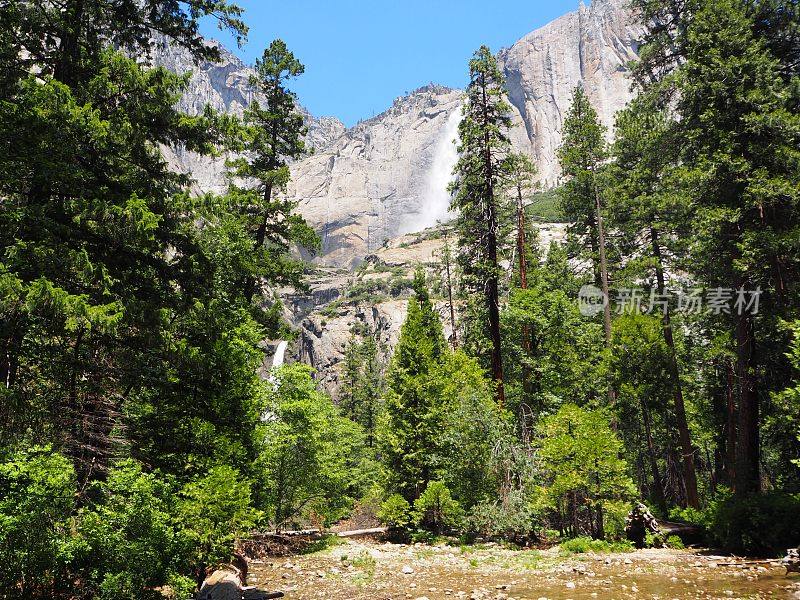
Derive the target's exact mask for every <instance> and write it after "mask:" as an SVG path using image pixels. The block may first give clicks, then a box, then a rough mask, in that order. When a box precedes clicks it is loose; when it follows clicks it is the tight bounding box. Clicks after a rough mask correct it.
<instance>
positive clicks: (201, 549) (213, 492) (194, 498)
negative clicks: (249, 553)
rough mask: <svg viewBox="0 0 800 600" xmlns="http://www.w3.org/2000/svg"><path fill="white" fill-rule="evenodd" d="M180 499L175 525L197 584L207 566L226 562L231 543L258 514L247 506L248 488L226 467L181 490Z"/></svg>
mask: <svg viewBox="0 0 800 600" xmlns="http://www.w3.org/2000/svg"><path fill="white" fill-rule="evenodd" d="M181 496H182V500H181V502H180V504H179V506H178V521H179V523H180V525H181V528H182V529H181V533H182V536H183V538H184V539H185V541H186V543H187V544H188V545H189V547H190V548H191V561H192V564H193V566H194V569H193V570H194V573H195V577H196V579H197V580H198V581H200V580H201V579H202V577H203V573H204V571H205V568H206V567H207V566H214V565H217V564H220V563H226V562H229V561H230V559H231V557H232V555H233V544H234V541H235V540H236V538H237V537H238V536H239V535H240V534H242V533H244V532H246V531H248V530H249V529H251V528H252V527H253V526H254V525H255V523H256V521H257V520H258V518H259V517H260V513H259V511H257V510H255V509H253V508H252V507H251V505H250V484H249V483H247V482H246V481H244V480H242V479H240V477H239V472H238V471H237V470H236V469H234V468H232V467H229V466H226V465H223V466H218V467H214V468H213V469H211V470H210V471H209V472H208V474H207V475H206V476H205V477H202V478H200V479H198V480H196V481H193V482H191V483H189V484H187V485H186V486H184V488H183V490H182V491H181Z"/></svg>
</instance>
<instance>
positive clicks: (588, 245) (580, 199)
mask: <svg viewBox="0 0 800 600" xmlns="http://www.w3.org/2000/svg"><path fill="white" fill-rule="evenodd" d="M562 136H563V141H562V144H561V147H560V148H559V149H558V160H559V164H560V165H561V170H562V171H563V173H564V176H565V177H566V179H567V180H566V182H565V183H564V184H563V185H562V186H561V188H559V194H560V199H561V206H560V208H561V210H562V211H563V213H564V215H565V216H566V217H567V219H568V220H569V222H570V228H569V232H570V235H572V236H574V239H575V240H577V242H578V256H580V257H581V258H584V259H588V260H589V261H591V263H592V264H593V265H594V271H595V276H594V280H595V283H596V284H598V285H599V283H600V272H599V269H600V267H599V260H600V257H599V246H600V240H599V231H598V222H597V217H598V213H597V202H598V194H599V193H600V189H599V185H600V184H599V180H598V171H599V169H600V166H601V165H602V163H603V161H604V160H605V158H606V156H607V152H608V151H607V148H606V141H605V127H603V125H602V124H601V123H600V119H599V118H598V116H597V112H596V111H595V110H594V108H593V107H592V105H591V102H590V101H589V97H588V96H587V95H586V92H585V91H584V89H583V87H581V86H578V87H576V88H575V90H574V92H573V94H572V102H571V103H570V108H569V112H568V113H567V115H566V117H565V118H564V131H563V134H562Z"/></svg>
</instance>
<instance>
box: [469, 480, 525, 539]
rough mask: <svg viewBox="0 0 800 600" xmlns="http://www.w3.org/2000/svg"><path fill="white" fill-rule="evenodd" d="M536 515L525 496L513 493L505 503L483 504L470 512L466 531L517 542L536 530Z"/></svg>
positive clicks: (517, 491) (516, 491) (516, 492)
mask: <svg viewBox="0 0 800 600" xmlns="http://www.w3.org/2000/svg"><path fill="white" fill-rule="evenodd" d="M534 524H535V513H534V511H533V508H532V507H531V505H530V503H529V502H528V501H527V499H526V498H525V496H524V494H523V493H522V492H521V491H519V490H514V491H512V492H511V493H510V494H509V496H508V499H507V500H506V501H505V502H487V501H484V502H481V503H479V504H477V505H475V507H473V509H472V510H471V511H470V514H469V516H468V517H467V519H466V529H467V531H469V532H470V533H471V534H473V535H479V536H483V537H487V538H501V539H506V540H517V539H520V538H526V537H528V536H529V535H530V534H531V533H532V532H533V529H534Z"/></svg>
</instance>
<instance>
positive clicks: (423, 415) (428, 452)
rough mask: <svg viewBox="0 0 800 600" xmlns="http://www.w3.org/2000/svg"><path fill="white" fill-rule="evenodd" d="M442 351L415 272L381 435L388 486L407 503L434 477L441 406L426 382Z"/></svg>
mask: <svg viewBox="0 0 800 600" xmlns="http://www.w3.org/2000/svg"><path fill="white" fill-rule="evenodd" d="M447 351H448V350H447V342H446V341H445V339H444V334H443V333H442V324H441V322H440V321H439V315H438V314H437V313H436V311H435V310H434V309H433V304H432V303H431V299H430V295H429V293H428V288H427V284H426V283H425V276H424V274H423V272H422V271H421V270H418V271H417V273H416V275H415V276H414V296H413V297H412V298H411V299H410V300H409V302H408V313H407V315H406V320H405V321H404V322H403V326H402V328H401V329H400V339H399V340H398V342H397V346H395V350H394V356H393V357H392V362H391V364H390V366H389V371H388V373H387V382H388V394H387V403H386V411H387V417H388V423H387V427H386V428H385V431H384V439H383V443H384V453H383V454H384V456H385V461H386V465H387V467H388V473H389V480H390V481H389V485H390V488H392V489H393V490H394V491H396V492H398V493H400V494H402V495H403V497H404V498H405V499H406V500H407V501H408V502H413V501H414V500H416V499H417V498H418V497H419V495H420V494H421V493H422V491H423V490H424V489H425V487H426V486H427V484H428V482H429V481H431V480H432V479H433V478H434V465H433V463H432V455H433V453H434V451H435V450H436V448H437V445H438V439H439V435H440V433H441V432H440V425H441V418H442V410H441V406H440V400H439V398H438V397H437V395H436V394H435V393H432V392H433V390H432V389H431V386H430V384H431V377H432V375H433V373H434V372H435V370H436V369H437V368H438V365H439V363H440V362H441V360H442V358H443V355H444V354H445V353H446V352H447Z"/></svg>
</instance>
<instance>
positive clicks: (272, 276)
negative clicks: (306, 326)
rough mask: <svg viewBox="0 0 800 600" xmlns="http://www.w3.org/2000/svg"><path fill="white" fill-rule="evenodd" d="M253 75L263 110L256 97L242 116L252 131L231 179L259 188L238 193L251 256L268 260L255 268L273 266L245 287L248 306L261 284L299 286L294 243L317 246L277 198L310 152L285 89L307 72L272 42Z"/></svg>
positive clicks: (286, 204) (281, 43)
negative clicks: (291, 257) (291, 252)
mask: <svg viewBox="0 0 800 600" xmlns="http://www.w3.org/2000/svg"><path fill="white" fill-rule="evenodd" d="M255 70H256V74H255V75H254V76H253V77H252V78H251V80H250V85H251V87H252V88H253V89H254V91H255V92H256V93H257V94H258V95H259V96H261V97H263V102H264V105H263V106H262V105H261V103H260V102H259V100H258V96H257V97H256V99H255V100H254V101H253V102H252V103H251V104H250V106H248V107H247V110H246V111H245V113H244V121H245V124H246V125H247V126H248V127H247V129H246V135H245V138H246V139H245V143H244V149H245V151H246V155H245V157H243V158H239V159H237V160H235V161H233V162H232V166H233V173H232V174H233V175H234V176H236V177H239V178H242V179H244V180H245V181H246V182H249V181H254V182H255V185H254V186H253V187H248V188H245V189H242V188H234V189H236V190H237V192H238V193H239V195H240V199H239V202H240V203H242V205H243V209H242V210H243V212H244V213H245V214H247V215H248V216H250V218H251V219H252V223H251V227H252V230H253V251H254V253H255V254H256V255H263V259H264V260H258V257H257V262H259V264H264V265H269V266H270V268H271V271H270V272H268V273H263V274H258V275H260V277H250V278H249V279H248V280H247V281H246V282H245V286H244V293H245V295H246V297H247V299H248V300H250V299H252V298H253V295H254V294H255V293H256V289H257V279H259V278H266V279H267V280H268V281H273V282H274V281H276V280H280V279H283V278H285V279H288V280H289V281H294V282H296V281H297V280H298V271H299V268H300V267H299V265H296V264H293V263H292V262H291V261H286V260H285V258H286V256H287V254H288V253H287V250H288V246H289V243H290V242H292V241H296V242H299V243H300V244H301V245H303V246H305V247H306V248H308V249H310V250H314V249H316V248H317V246H318V245H319V240H318V239H317V238H316V235H315V234H314V232H313V231H312V230H311V229H310V228H309V227H308V226H307V225H306V223H305V221H304V220H303V219H302V217H300V216H299V215H297V214H295V213H294V212H293V210H294V208H295V205H294V204H293V203H292V202H290V201H289V200H287V199H285V198H279V197H278V193H279V192H280V191H282V190H283V189H284V188H285V187H286V184H287V183H288V182H289V167H288V161H290V160H292V159H295V158H298V157H300V156H302V155H303V154H304V153H305V151H306V148H305V143H304V141H303V136H304V135H305V134H306V131H307V130H306V127H305V124H304V123H303V116H302V115H301V114H300V112H299V111H298V110H297V98H296V96H295V94H294V92H292V91H290V90H289V89H288V88H287V87H286V85H287V83H288V81H289V79H291V78H293V77H297V76H298V75H301V74H302V73H303V72H304V70H305V68H304V67H303V65H302V63H300V61H299V60H297V59H296V58H295V56H294V54H292V53H291V52H290V51H289V49H288V48H287V47H286V43H285V42H284V41H283V40H274V41H273V42H272V43H271V44H270V45H269V47H268V48H267V49H266V50H264V54H263V56H262V57H261V59H258V60H256V68H255Z"/></svg>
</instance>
